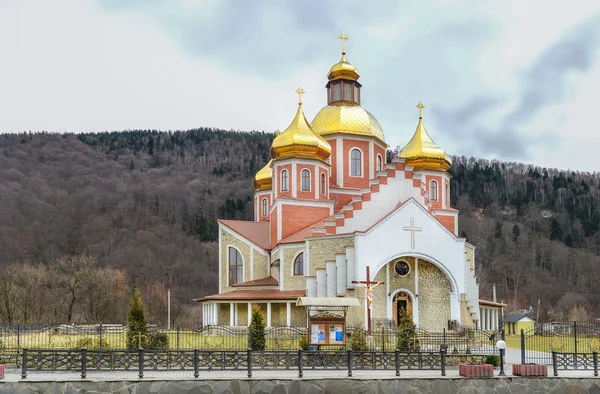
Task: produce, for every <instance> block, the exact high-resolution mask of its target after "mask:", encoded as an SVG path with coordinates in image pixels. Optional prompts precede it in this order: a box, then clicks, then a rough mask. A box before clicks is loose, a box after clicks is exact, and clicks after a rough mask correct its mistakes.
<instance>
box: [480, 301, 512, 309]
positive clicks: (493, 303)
mask: <svg viewBox="0 0 600 394" xmlns="http://www.w3.org/2000/svg"><path fill="white" fill-rule="evenodd" d="M479 305H487V306H497V307H500V308H504V307H506V306H508V304H503V303H501V302H494V301H487V300H479Z"/></svg>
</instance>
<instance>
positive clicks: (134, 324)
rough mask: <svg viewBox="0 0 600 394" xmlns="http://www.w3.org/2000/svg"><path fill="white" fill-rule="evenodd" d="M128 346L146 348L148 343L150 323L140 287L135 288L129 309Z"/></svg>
mask: <svg viewBox="0 0 600 394" xmlns="http://www.w3.org/2000/svg"><path fill="white" fill-rule="evenodd" d="M127 326H128V328H129V331H127V347H128V348H129V349H137V348H138V347H142V348H145V347H147V345H148V323H147V322H146V312H145V311H144V299H143V298H142V292H141V291H140V289H139V288H138V287H134V288H133V294H132V295H131V302H130V303H129V311H128V312H127Z"/></svg>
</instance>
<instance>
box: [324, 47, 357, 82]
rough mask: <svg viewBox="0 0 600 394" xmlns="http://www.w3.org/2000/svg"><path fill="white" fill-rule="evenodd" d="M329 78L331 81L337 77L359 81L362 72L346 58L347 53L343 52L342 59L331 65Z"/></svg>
mask: <svg viewBox="0 0 600 394" xmlns="http://www.w3.org/2000/svg"><path fill="white" fill-rule="evenodd" d="M327 78H328V79H329V80H330V81H334V80H337V79H346V80H351V81H357V80H358V78H360V74H359V73H358V70H357V69H356V67H354V66H353V65H352V64H350V63H349V62H348V60H347V59H346V53H345V52H342V60H340V61H339V62H337V63H336V64H334V65H333V66H331V69H330V70H329V74H327Z"/></svg>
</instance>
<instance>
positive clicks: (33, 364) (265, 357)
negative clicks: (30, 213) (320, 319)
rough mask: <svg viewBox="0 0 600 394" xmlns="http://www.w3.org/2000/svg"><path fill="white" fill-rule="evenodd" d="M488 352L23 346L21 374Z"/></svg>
mask: <svg viewBox="0 0 600 394" xmlns="http://www.w3.org/2000/svg"><path fill="white" fill-rule="evenodd" d="M483 357H484V356H473V355H448V354H446V352H445V350H441V351H439V352H414V353H403V352H400V351H397V350H396V351H393V352H381V351H364V352H355V351H352V350H347V351H346V350H339V351H315V352H306V351H303V350H301V349H300V350H297V351H252V350H246V351H226V350H214V351H211V350H199V349H194V350H191V351H190V350H179V351H173V350H144V349H138V350H88V349H85V348H84V349H79V350H56V349H37V350H29V349H27V348H24V349H23V351H22V355H21V357H20V358H21V377H22V378H23V379H25V378H27V375H28V373H29V372H30V371H32V370H35V371H73V372H80V373H81V377H82V379H84V378H86V376H87V373H88V372H89V371H137V372H138V376H139V378H143V377H144V371H173V370H177V371H188V370H189V371H194V377H196V378H197V377H198V376H199V372H200V371H247V374H248V376H249V377H251V376H252V371H253V370H297V371H298V376H300V377H302V376H303V374H304V372H305V371H311V370H346V371H347V373H348V376H352V371H353V370H391V371H395V375H396V376H399V375H400V371H401V370H439V371H441V375H442V376H444V375H445V374H446V366H449V365H458V364H459V363H462V362H466V361H470V362H482V360H483Z"/></svg>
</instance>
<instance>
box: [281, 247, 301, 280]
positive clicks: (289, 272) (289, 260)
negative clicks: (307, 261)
mask: <svg viewBox="0 0 600 394" xmlns="http://www.w3.org/2000/svg"><path fill="white" fill-rule="evenodd" d="M304 250H305V248H304V247H298V248H285V249H283V261H282V262H280V266H281V267H282V268H281V269H283V288H284V289H285V290H304V289H306V279H305V278H306V276H305V275H293V273H294V258H295V257H296V256H297V255H298V253H300V252H304ZM305 268H306V265H305Z"/></svg>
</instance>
